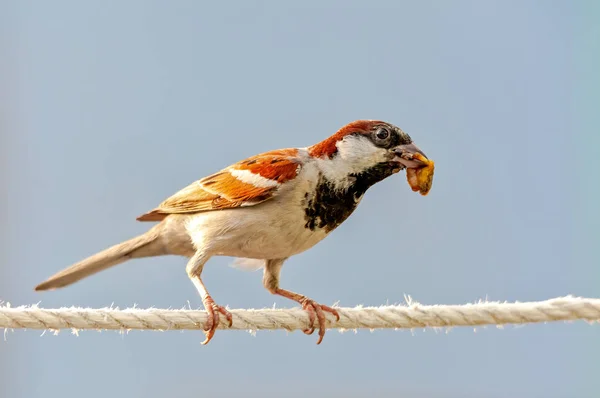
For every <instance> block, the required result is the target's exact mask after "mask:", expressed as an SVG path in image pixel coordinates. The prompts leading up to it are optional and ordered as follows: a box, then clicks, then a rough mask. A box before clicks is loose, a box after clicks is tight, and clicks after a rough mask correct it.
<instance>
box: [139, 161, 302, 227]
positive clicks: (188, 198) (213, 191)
mask: <svg viewBox="0 0 600 398" xmlns="http://www.w3.org/2000/svg"><path fill="white" fill-rule="evenodd" d="M301 167H302V163H301V161H300V159H299V157H298V150H297V149H280V150H275V151H271V152H266V153H263V154H260V155H256V156H253V157H251V158H248V159H245V160H242V161H240V162H238V163H235V164H233V165H231V166H229V167H227V168H225V169H223V170H221V171H219V172H217V173H215V174H212V175H210V176H207V177H204V178H202V179H200V180H198V181H195V182H193V183H191V184H190V185H188V186H187V187H185V188H183V189H181V190H180V191H178V192H177V193H175V194H174V195H172V196H171V197H169V198H168V199H166V200H165V201H163V202H162V203H161V204H160V205H158V207H156V208H155V209H154V210H152V211H150V212H148V213H146V214H143V215H141V216H139V217H138V218H137V220H138V221H160V220H162V219H164V218H165V217H166V216H167V215H169V214H186V213H197V212H201V211H211V210H220V209H233V208H238V207H242V206H254V205H256V204H259V203H262V202H264V201H266V200H269V199H271V198H273V197H274V196H276V195H277V194H278V192H279V191H280V189H281V186H282V184H283V183H285V182H287V181H290V180H292V179H294V178H295V177H296V176H297V175H298V173H299V172H300V169H301Z"/></svg>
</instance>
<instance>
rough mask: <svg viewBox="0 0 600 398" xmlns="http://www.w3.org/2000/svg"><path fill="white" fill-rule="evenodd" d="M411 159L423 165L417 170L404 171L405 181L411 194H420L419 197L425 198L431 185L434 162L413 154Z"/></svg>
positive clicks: (418, 154)
mask: <svg viewBox="0 0 600 398" xmlns="http://www.w3.org/2000/svg"><path fill="white" fill-rule="evenodd" d="M413 159H416V160H419V161H421V162H423V163H425V165H424V166H423V167H420V168H418V169H406V180H407V181H408V185H410V188H411V189H412V190H413V192H420V193H421V195H423V196H425V195H427V194H428V193H429V190H430V189H431V184H433V171H434V168H435V167H434V162H433V160H430V159H427V158H426V157H425V156H423V155H421V154H420V153H416V154H414V155H413Z"/></svg>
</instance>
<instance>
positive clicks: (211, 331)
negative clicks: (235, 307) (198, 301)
mask: <svg viewBox="0 0 600 398" xmlns="http://www.w3.org/2000/svg"><path fill="white" fill-rule="evenodd" d="M204 307H205V308H206V312H207V316H208V318H207V320H206V324H205V325H204V334H205V335H206V339H205V340H204V341H203V342H202V343H201V344H202V345H206V344H208V342H209V341H210V340H211V339H212V338H213V336H214V335H215V332H216V330H217V327H218V326H219V322H220V319H219V318H220V317H219V314H222V315H223V316H224V317H225V318H226V319H227V322H228V324H229V327H231V325H233V317H232V315H231V312H229V311H227V310H226V309H225V307H222V306H220V305H217V304H215V302H214V301H213V299H212V297H210V296H208V297H207V298H206V300H205V301H204Z"/></svg>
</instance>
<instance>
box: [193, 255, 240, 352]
mask: <svg viewBox="0 0 600 398" xmlns="http://www.w3.org/2000/svg"><path fill="white" fill-rule="evenodd" d="M206 261H208V258H207V257H205V256H203V255H202V254H201V253H196V254H195V255H194V256H193V257H192V258H191V259H190V261H189V262H188V265H187V268H186V271H187V273H188V276H189V277H190V279H191V280H192V283H193V284H194V286H196V289H197V290H198V293H199V294H200V297H201V298H202V304H204V308H205V309H206V313H207V316H208V319H207V320H206V325H204V333H205V334H206V339H205V340H204V341H203V342H202V344H208V342H209V341H210V340H211V339H212V338H213V336H214V335H215V331H216V330H217V327H218V326H219V314H222V315H223V316H225V318H226V319H227V321H228V322H229V327H231V325H232V324H233V317H232V316H231V313H230V312H229V311H227V310H226V309H225V307H222V306H220V305H217V304H216V303H215V301H214V300H213V298H212V297H211V295H210V294H209V293H208V290H206V286H204V282H202V278H200V274H201V273H202V269H203V267H204V263H206Z"/></svg>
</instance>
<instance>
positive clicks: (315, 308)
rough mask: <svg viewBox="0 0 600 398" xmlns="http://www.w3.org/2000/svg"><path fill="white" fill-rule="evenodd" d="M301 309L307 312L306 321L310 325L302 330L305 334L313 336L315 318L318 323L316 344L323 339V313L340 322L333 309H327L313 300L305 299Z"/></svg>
mask: <svg viewBox="0 0 600 398" xmlns="http://www.w3.org/2000/svg"><path fill="white" fill-rule="evenodd" d="M301 304H302V308H303V309H304V310H305V311H306V312H308V320H309V323H310V325H311V326H310V327H309V328H308V329H305V330H304V333H306V334H313V333H314V331H315V318H316V319H317V320H318V321H319V339H318V340H317V344H321V341H323V337H325V330H326V328H325V324H326V322H327V319H326V318H325V312H329V313H330V314H332V315H333V316H335V317H336V320H338V321H339V320H340V314H339V313H338V312H337V311H336V310H335V309H333V308H331V307H328V306H326V305H322V304H319V303H317V302H316V301H314V300H311V299H309V298H305V299H303V300H302V301H301Z"/></svg>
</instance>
